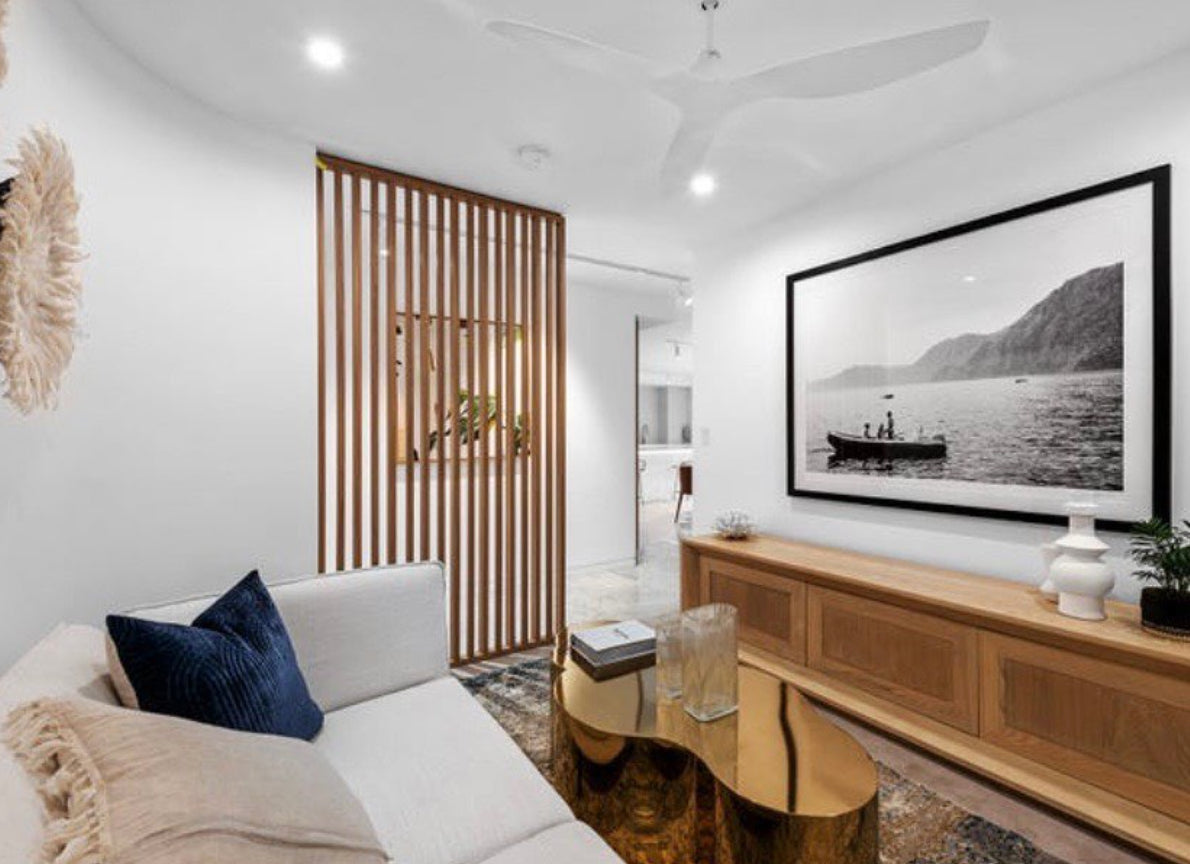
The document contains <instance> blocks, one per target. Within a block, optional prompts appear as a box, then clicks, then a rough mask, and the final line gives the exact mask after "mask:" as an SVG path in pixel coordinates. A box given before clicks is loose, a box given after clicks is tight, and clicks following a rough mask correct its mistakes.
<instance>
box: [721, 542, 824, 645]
mask: <svg viewBox="0 0 1190 864" xmlns="http://www.w3.org/2000/svg"><path fill="white" fill-rule="evenodd" d="M700 576H701V585H700V591H699V594H700V599H701V601H702V602H704V603H729V604H731V605H732V606H735V607H736V609H738V610H739V628H740V641H741V642H744V643H746V644H748V645H753V646H755V647H757V648H761V649H763V650H765V651H771V652H773V653H774V654H779V655H780V656H782V657H785V658H788V659H789V660H793V661H794V662H796V663H805V662H806V586H805V583H803V582H800V581H798V580H797V579H789V578H787V577H784V576H775V575H773V574H772V573H766V572H764V571H763V570H753V569H752V568H749V567H741V566H740V565H738V564H733V563H731V562H729V561H721V560H719V559H716V558H703V559H702V561H701V571H700Z"/></svg>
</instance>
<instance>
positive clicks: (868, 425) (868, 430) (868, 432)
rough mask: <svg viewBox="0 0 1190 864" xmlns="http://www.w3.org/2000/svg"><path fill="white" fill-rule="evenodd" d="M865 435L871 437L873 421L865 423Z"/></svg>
mask: <svg viewBox="0 0 1190 864" xmlns="http://www.w3.org/2000/svg"><path fill="white" fill-rule="evenodd" d="M864 437H865V438H871V437H872V424H871V423H865V424H864Z"/></svg>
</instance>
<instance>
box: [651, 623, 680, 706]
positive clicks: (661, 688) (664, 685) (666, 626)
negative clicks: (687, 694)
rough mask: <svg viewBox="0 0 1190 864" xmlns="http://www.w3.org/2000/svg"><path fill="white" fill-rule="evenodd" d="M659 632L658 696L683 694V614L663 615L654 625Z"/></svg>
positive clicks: (666, 698) (656, 631)
mask: <svg viewBox="0 0 1190 864" xmlns="http://www.w3.org/2000/svg"><path fill="white" fill-rule="evenodd" d="M653 630H654V632H655V633H656V634H657V672H656V675H657V696H658V698H659V699H662V700H674V699H680V698H681V696H682V616H681V614H679V613H676V612H675V613H673V614H671V615H663V616H662V617H661V618H658V619H657V621H656V622H655V623H654V625H653Z"/></svg>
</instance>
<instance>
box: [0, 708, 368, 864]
mask: <svg viewBox="0 0 1190 864" xmlns="http://www.w3.org/2000/svg"><path fill="white" fill-rule="evenodd" d="M4 739H5V743H7V744H8V745H9V747H10V748H11V749H12V750H13V752H14V753H15V754H16V755H17V759H18V761H20V762H21V764H22V765H23V766H24V768H25V769H26V770H27V771H28V772H29V774H30V776H31V777H32V778H33V779H34V781H35V783H36V785H37V786H38V788H39V790H40V792H41V794H42V798H43V801H44V803H45V807H46V812H47V816H48V818H49V824H48V826H47V828H46V832H45V841H44V846H43V853H42V854H43V856H44V860H46V861H54V862H59V864H72V862H83V861H96V862H99V861H120V862H122V864H164V862H174V861H179V860H187V859H189V860H195V861H202V860H205V861H215V860H218V858H217V857H216V856H219V855H225V854H227V853H228V852H229V851H230V850H232V849H238V850H239V852H240V854H239V855H238V857H237V858H236V859H235V860H237V861H239V862H242V864H292V862H294V861H309V862H311V864H313V862H316V861H319V860H320V858H319V854H318V853H322V855H323V857H324V858H326V859H327V860H334V861H341V862H343V864H382V862H385V861H387V860H388V856H387V855H386V853H385V852H384V850H383V848H382V847H381V846H380V842H379V841H378V840H377V838H376V833H375V831H374V830H373V829H372V825H371V823H370V822H369V820H368V817H367V815H366V813H365V812H364V810H363V808H362V807H361V806H360V804H359V802H358V801H357V800H356V799H355V797H354V796H353V795H352V794H351V792H350V790H349V789H348V788H347V786H346V785H345V784H344V783H343V780H342V778H340V777H339V776H338V775H337V774H336V773H335V771H334V769H333V768H332V767H331V766H330V765H329V764H328V763H327V760H326V758H325V757H324V756H322V754H320V753H319V752H318V750H317V749H315V748H314V747H311V746H310V745H309V744H307V743H306V742H304V741H295V740H292V739H289V738H282V737H278V736H275V735H245V734H243V733H241V732H235V731H231V730H228V729H221V728H218V727H215V726H209V725H206V724H202V723H194V722H191V721H189V720H182V719H179V718H177V717H168V716H163V715H157V714H150V713H146V712H143V711H131V710H128V709H125V708H119V707H114V706H111V705H104V704H101V703H99V702H95V701H91V700H86V699H39V700H37V701H34V702H30V703H27V704H25V705H22V706H20V707H19V708H17V709H15V710H14V711H13V712H12V713H11V714H10V715H9V717H8V720H7V721H6V723H5V725H4Z"/></svg>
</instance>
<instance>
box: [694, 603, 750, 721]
mask: <svg viewBox="0 0 1190 864" xmlns="http://www.w3.org/2000/svg"><path fill="white" fill-rule="evenodd" d="M736 616H737V613H736V608H735V607H734V606H729V605H728V604H726V603H712V604H710V605H709V606H699V607H698V608H696V609H688V610H687V611H685V612H683V613H682V706H683V707H684V708H685V709H686V713H687V714H689V715H690V716H691V717H693V718H694V719H696V720H699V721H702V722H706V721H708V720H715V719H717V718H719V717H723V716H726V715H727V714H731V713H732V712H733V711H735V710H736V708H737V707H738V706H739V686H738V680H737V679H738V671H739V663H738V660H737V658H736Z"/></svg>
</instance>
